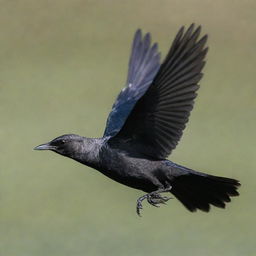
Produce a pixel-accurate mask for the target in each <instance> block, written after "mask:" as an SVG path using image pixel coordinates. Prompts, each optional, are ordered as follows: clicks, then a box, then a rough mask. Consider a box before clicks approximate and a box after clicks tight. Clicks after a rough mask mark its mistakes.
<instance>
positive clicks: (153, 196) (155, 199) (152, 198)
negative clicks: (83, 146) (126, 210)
mask: <svg viewBox="0 0 256 256" xmlns="http://www.w3.org/2000/svg"><path fill="white" fill-rule="evenodd" d="M170 189H171V188H170ZM170 189H169V190H168V189H165V190H160V191H159V190H158V191H156V192H152V193H149V194H146V195H144V196H141V197H139V198H138V200H137V206H136V212H137V214H138V215H139V216H140V217H141V214H140V210H142V209H143V206H142V201H143V200H145V199H147V201H148V203H149V204H151V205H153V206H155V207H160V205H159V204H166V202H167V201H168V200H170V199H172V197H167V196H161V195H160V194H159V193H161V192H169V191H170Z"/></svg>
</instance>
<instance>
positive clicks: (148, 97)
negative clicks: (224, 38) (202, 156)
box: [109, 24, 208, 159]
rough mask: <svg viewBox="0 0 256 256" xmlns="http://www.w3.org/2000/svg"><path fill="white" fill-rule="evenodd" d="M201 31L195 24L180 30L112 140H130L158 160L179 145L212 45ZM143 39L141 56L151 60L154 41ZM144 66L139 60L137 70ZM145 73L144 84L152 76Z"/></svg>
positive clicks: (136, 146) (141, 150)
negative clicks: (155, 72)
mask: <svg viewBox="0 0 256 256" xmlns="http://www.w3.org/2000/svg"><path fill="white" fill-rule="evenodd" d="M200 33H201V26H199V27H197V28H195V25H194V24H192V25H191V26H190V27H189V28H188V29H187V30H186V31H185V29H184V27H182V28H181V29H180V30H179V31H178V33H177V35H176V37H175V39H174V41H173V44H172V46H171V48H170V50H169V53H168V54H167V56H166V58H165V60H164V62H163V63H162V65H161V67H160V69H159V71H158V73H157V74H155V78H154V80H153V82H152V84H151V85H150V86H148V87H147V90H146V91H145V92H144V95H143V96H141V97H140V98H139V99H138V101H137V102H136V104H135V105H134V106H133V108H132V110H131V112H130V114H129V115H128V117H127V119H126V121H125V122H124V123H123V126H122V128H121V129H120V131H119V132H118V133H117V134H115V136H113V137H112V138H111V139H110V140H109V143H112V142H114V141H116V140H118V141H120V140H123V139H125V140H126V141H127V140H130V141H131V142H132V143H131V144H132V145H133V147H134V148H135V149H137V150H138V151H139V152H140V153H142V154H144V155H147V156H149V157H152V158H156V159H163V158H166V157H167V156H168V154H170V153H171V151H172V150H173V149H174V148H175V147H176V145H177V144H178V141H179V140H180V138H181V136H182V133H183V130H184V128H185V126H186V123H187V122H188V119H189V115H190V111H191V110H192V108H193V104H194V99H195V98H196V96H197V93H196V91H197V90H198V88H199V85H198V82H199V81H200V79H201V78H202V76H203V74H202V73H201V71H202V69H203V67H204V65H205V61H204V58H205V56H206V54H207V51H208V48H206V47H205V44H206V41H207V35H205V36H203V37H201V39H200V38H199V37H200ZM135 38H136V36H135ZM140 38H141V37H140ZM140 42H141V49H142V50H140V53H141V56H144V58H143V59H144V61H145V62H147V57H146V56H147V55H146V54H145V51H144V49H145V48H148V47H149V45H150V40H149V39H148V36H147V35H146V36H145V38H144V39H143V40H140ZM143 45H144V46H143ZM143 47H145V48H143ZM153 47H154V46H153ZM153 47H152V48H153ZM152 48H151V51H152ZM149 52H150V51H148V54H149ZM139 59H140V58H139ZM140 65H144V62H143V61H141V59H140V61H138V62H136V69H137V68H139V67H140ZM150 65H152V63H150ZM145 73H146V72H144V73H143V75H142V76H141V78H140V79H137V81H140V84H143V82H142V81H148V80H150V79H151V78H152V76H150V79H146V78H145ZM137 76H138V74H137ZM135 77H136V76H135Z"/></svg>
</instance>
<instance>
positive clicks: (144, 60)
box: [104, 30, 160, 137]
mask: <svg viewBox="0 0 256 256" xmlns="http://www.w3.org/2000/svg"><path fill="white" fill-rule="evenodd" d="M159 67H160V53H159V52H158V49H157V44H156V43H155V44H153V46H151V37H150V34H149V33H148V34H146V35H145V37H144V38H142V34H141V30H137V32H136V33H135V36H134V40H133V45H132V52H131V57H130V61H129V70H128V77H127V83H126V87H124V88H123V90H122V91H121V92H120V94H119V95H118V97H117V99H116V102H115V103H114V105H113V107H112V111H111V112H110V114H109V116H108V119H107V124H106V129H105V132H104V136H111V137H112V136H115V135H116V134H117V133H118V132H119V131H120V130H121V128H122V127H123V125H124V123H125V121H126V119H127V117H128V116H129V114H130V112H131V111H132V109H133V108H134V106H135V104H136V102H137V101H138V100H139V99H140V98H141V97H142V96H143V95H144V94H145V92H146V91H147V89H148V87H149V86H150V85H151V83H152V81H153V79H154V77H155V76H156V73H157V71H158V70H159Z"/></svg>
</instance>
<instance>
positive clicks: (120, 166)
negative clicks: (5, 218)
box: [35, 24, 240, 215]
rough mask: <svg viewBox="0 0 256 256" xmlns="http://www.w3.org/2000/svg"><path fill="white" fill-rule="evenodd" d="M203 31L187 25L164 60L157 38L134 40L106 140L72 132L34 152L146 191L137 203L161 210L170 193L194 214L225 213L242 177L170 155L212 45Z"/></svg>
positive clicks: (193, 97)
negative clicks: (189, 165)
mask: <svg viewBox="0 0 256 256" xmlns="http://www.w3.org/2000/svg"><path fill="white" fill-rule="evenodd" d="M200 33H201V26H198V27H196V26H195V25H194V24H192V25H190V27H189V28H188V29H187V30H186V29H185V28H184V27H181V28H180V30H179V31H178V33H177V35H176V37H175V39H174V41H173V43H172V45H171V48H170V50H169V52H168V54H167V56H166V58H165V60H164V61H163V62H162V64H161V63H160V53H159V51H158V45H157V43H154V44H152V43H151V36H150V34H149V33H147V34H146V35H145V36H142V32H141V30H140V29H139V30H137V32H136V33H135V36H134V40H133V44H132V49H131V56H130V61H129V68H128V76H127V82H126V85H125V87H124V88H123V89H122V91H121V92H120V93H119V95H118V97H117V99H116V101H115V103H114V105H113V107H112V111H111V112H110V114H109V116H108V119H107V123H106V128H105V132H104V135H103V137H102V138H87V137H82V136H79V135H75V134H66V135H62V136H60V137H57V138H55V139H53V140H52V141H50V142H48V143H45V144H42V145H39V146H37V147H35V149H36V150H51V151H54V152H56V153H58V154H61V155H63V156H66V157H69V158H72V159H74V160H76V161H78V162H80V163H82V164H85V165H87V166H89V167H92V168H94V169H96V170H98V171H100V172H101V173H102V174H104V175H106V176H107V177H109V178H111V179H113V180H115V181H117V182H119V183H121V184H124V185H126V186H129V187H132V188H135V189H139V190H142V191H144V192H145V193H146V194H144V195H142V196H141V197H139V198H138V200H137V203H136V212H137V214H138V215H140V212H141V210H142V202H143V200H145V199H146V200H147V202H148V203H149V204H151V205H153V206H156V207H158V206H159V205H160V204H165V203H166V202H167V201H168V200H169V199H170V197H167V196H164V195H162V193H164V192H170V193H172V194H173V195H174V196H175V197H176V198H177V199H178V200H179V201H180V202H181V203H182V204H183V205H184V206H185V207H186V208H187V209H188V210H189V211H191V212H194V211H196V210H197V209H199V210H202V211H205V212H208V211H209V210H210V205H214V206H216V207H219V208H225V204H226V203H227V202H230V197H232V196H238V195H239V193H238V192H237V189H238V187H239V185H240V183H239V181H238V180H235V179H230V178H224V177H218V176H213V175H209V174H206V173H202V172H198V171H194V170H192V169H189V168H187V167H184V166H181V165H179V164H176V163H174V162H172V161H170V160H167V159H166V158H167V157H168V155H170V154H171V152H172V150H174V149H175V148H176V146H177V144H178V142H179V140H180V138H181V136H182V133H183V130H184V129H185V126H186V123H187V122H188V119H189V115H190V112H191V110H192V108H193V105H194V100H195V98H196V96H197V93H196V91H197V90H198V88H199V85H198V83H199V81H200V79H201V78H202V76H203V74H202V69H203V67H204V65H205V60H204V59H205V56H206V54H207V51H208V48H207V47H206V46H205V45H206V41H207V35H204V36H202V37H201V36H200Z"/></svg>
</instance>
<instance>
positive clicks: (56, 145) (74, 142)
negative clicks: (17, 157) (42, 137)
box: [34, 134, 84, 157]
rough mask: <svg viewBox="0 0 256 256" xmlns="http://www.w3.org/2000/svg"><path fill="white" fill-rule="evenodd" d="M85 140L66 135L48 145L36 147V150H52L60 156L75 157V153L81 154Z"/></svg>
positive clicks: (77, 136) (76, 136)
mask: <svg viewBox="0 0 256 256" xmlns="http://www.w3.org/2000/svg"><path fill="white" fill-rule="evenodd" d="M83 145H84V138H83V137H81V136H79V135H75V134H65V135H62V136H60V137H57V138H55V139H53V140H52V141H50V142H48V143H44V144H41V145H39V146H37V147H35V148H34V149H35V150H52V151H54V152H56V153H58V154H61V155H64V156H68V157H73V154H74V152H77V153H78V152H81V151H82V148H83Z"/></svg>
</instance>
